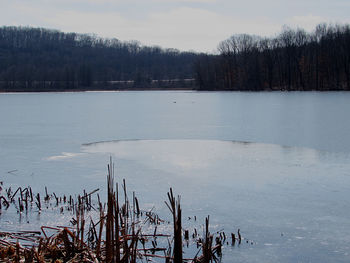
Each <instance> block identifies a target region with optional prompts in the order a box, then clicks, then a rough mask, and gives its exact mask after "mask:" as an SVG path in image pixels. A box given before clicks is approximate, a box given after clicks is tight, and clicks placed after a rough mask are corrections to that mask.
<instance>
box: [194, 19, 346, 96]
mask: <svg viewBox="0 0 350 263" xmlns="http://www.w3.org/2000/svg"><path fill="white" fill-rule="evenodd" d="M218 52H219V55H216V56H213V55H206V56H201V57H200V58H199V59H198V60H197V61H196V63H195V71H196V79H197V81H198V85H199V89H202V90H239V91H244V90H248V91H260V90H286V91H290V90H298V91H303V90H319V91H331V90H350V26H349V25H327V24H320V25H318V26H317V27H316V29H315V30H314V31H313V32H312V33H307V32H306V31H305V30H303V29H296V30H294V29H291V28H288V27H284V28H283V30H282V32H281V33H280V34H279V35H277V36H276V37H273V38H262V37H259V36H252V35H247V34H241V35H233V36H232V37H230V38H229V39H227V40H224V41H222V42H221V43H220V44H219V46H218Z"/></svg>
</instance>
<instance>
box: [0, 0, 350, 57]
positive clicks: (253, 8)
mask: <svg viewBox="0 0 350 263" xmlns="http://www.w3.org/2000/svg"><path fill="white" fill-rule="evenodd" d="M349 13H350V0H239V1H237V0H0V25H7V26H9V25H17V26H18V25H22V26H34V27H45V28H52V29H59V30H61V31H64V32H79V33H95V34H97V35H98V36H101V37H110V38H118V39H120V40H139V41H140V42H141V43H142V44H145V45H159V46H162V47H169V48H170V47H171V48H177V49H180V50H195V51H204V52H213V51H215V50H216V47H217V45H218V43H219V42H220V41H222V40H224V39H226V38H228V37H230V36H231V35H233V34H238V33H248V34H255V35H261V36H273V35H275V34H277V33H279V32H280V30H281V28H282V26H283V25H289V26H291V27H297V26H299V27H302V28H304V29H306V30H312V29H313V28H314V27H315V25H317V24H318V23H321V22H327V23H350V16H349Z"/></svg>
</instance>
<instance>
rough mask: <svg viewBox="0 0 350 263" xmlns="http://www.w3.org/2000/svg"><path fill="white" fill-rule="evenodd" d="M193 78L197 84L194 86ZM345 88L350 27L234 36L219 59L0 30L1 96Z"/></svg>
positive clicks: (349, 76) (54, 33) (349, 77)
mask: <svg viewBox="0 0 350 263" xmlns="http://www.w3.org/2000/svg"><path fill="white" fill-rule="evenodd" d="M193 79H195V81H193ZM133 88H140V89H153V88H155V89H156V88H159V89H164V88H169V89H178V88H181V89H182V88H184V89H199V90H241V91H245V90H249V91H259V90H350V26H349V25H327V24H320V25H318V26H317V27H316V28H315V30H314V31H313V32H311V33H307V32H306V31H305V30H303V29H291V28H288V27H285V28H284V29H283V30H282V32H281V33H280V34H278V35H277V36H275V37H271V38H263V37H259V36H254V35H247V34H240V35H233V36H232V37H230V38H229V39H227V40H224V41H222V42H221V43H220V44H219V46H218V53H217V54H215V55H214V54H203V53H201V54H199V53H194V52H180V51H178V50H176V49H164V48H160V47H157V46H152V47H148V46H143V45H141V44H140V43H139V42H137V41H129V42H124V41H120V40H118V39H107V38H100V37H97V36H95V35H87V34H77V33H63V32H60V31H58V30H50V29H44V28H30V27H0V91H53V90H55V91H60V90H84V89H133Z"/></svg>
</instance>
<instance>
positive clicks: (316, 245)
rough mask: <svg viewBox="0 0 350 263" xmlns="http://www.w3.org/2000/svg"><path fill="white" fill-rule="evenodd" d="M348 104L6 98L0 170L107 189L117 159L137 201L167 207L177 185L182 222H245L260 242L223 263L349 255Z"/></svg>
mask: <svg viewBox="0 0 350 263" xmlns="http://www.w3.org/2000/svg"><path fill="white" fill-rule="evenodd" d="M349 101H350V94H349V93H317V92H308V93H299V92H294V93H283V92H272V93H241V92H234V93H225V92H218V93H196V92H120V93H118V92H116V93H109V92H100V93H99V92H97V93H96V92H91V93H40V94H35V93H33V94H0V123H1V128H0V176H1V177H0V178H1V180H3V181H4V182H5V183H6V184H14V185H28V184H29V185H31V186H32V187H34V189H37V190H40V191H42V190H43V186H44V185H46V186H48V188H49V189H54V190H55V191H56V192H58V193H76V192H80V191H82V189H87V190H93V189H95V188H96V187H100V188H102V189H101V194H102V193H103V191H104V190H105V189H104V187H105V175H106V164H107V162H108V159H109V156H113V159H114V160H115V162H116V171H117V177H118V179H120V178H126V180H127V184H128V187H129V189H132V190H135V191H136V192H137V193H138V196H139V198H140V199H141V206H144V207H152V206H156V208H157V210H158V211H159V213H161V214H164V215H166V214H168V212H167V210H166V208H165V207H164V205H163V200H165V199H166V192H167V191H168V189H169V187H170V186H172V187H173V188H174V189H175V192H176V193H177V194H181V196H182V201H183V202H182V203H183V209H184V215H185V216H186V218H187V217H188V216H190V217H193V215H197V216H198V218H200V219H201V220H202V219H203V218H204V217H205V216H206V215H208V214H210V215H211V224H212V230H213V231H215V230H220V229H225V231H226V232H234V231H236V230H237V229H238V228H240V229H241V232H242V234H243V236H244V237H246V238H248V239H249V240H251V241H253V245H251V244H250V243H249V244H246V243H245V244H242V245H241V246H240V247H237V246H236V247H230V246H227V247H226V248H225V249H224V253H225V254H224V258H223V261H224V262H231V261H233V259H234V260H235V261H236V262H331V261H332V262H348V261H349V259H350V256H349V255H348V253H349V252H348V251H349V247H350V221H349V218H350V209H349V208H350V207H349V204H348V198H349V190H350V169H349V168H350V162H349V158H350V139H349V134H350V122H349V121H348V113H349V112H350V104H349ZM14 170H15V171H14ZM9 171H14V172H11V173H8V172H9ZM63 219H66V218H63ZM63 219H62V220H63ZM0 220H1V221H0V228H2V229H6V228H10V227H18V225H17V221H16V222H14V221H12V220H9V218H6V215H2V218H0ZM45 220H47V221H49V219H45V218H44V215H42V218H41V221H45ZM184 221H185V222H184V224H185V225H186V224H188V223H189V222H188V220H184ZM22 227H23V226H22Z"/></svg>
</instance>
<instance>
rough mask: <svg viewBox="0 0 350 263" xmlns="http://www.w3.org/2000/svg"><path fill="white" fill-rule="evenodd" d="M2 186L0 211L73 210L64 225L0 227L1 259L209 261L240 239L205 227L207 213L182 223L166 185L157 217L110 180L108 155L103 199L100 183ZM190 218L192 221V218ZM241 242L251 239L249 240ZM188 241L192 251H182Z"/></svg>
mask: <svg viewBox="0 0 350 263" xmlns="http://www.w3.org/2000/svg"><path fill="white" fill-rule="evenodd" d="M1 186H2V187H1V188H0V217H1V214H2V212H4V211H5V210H6V211H7V210H8V209H11V208H12V209H16V210H17V214H18V216H19V217H21V215H22V214H24V213H39V214H40V213H45V209H47V208H48V207H52V206H54V207H55V209H57V212H58V213H70V214H71V215H72V219H71V221H70V222H69V223H68V222H67V224H68V225H66V226H41V228H40V230H37V229H35V230H33V231H17V232H6V231H4V229H2V230H1V231H0V261H2V262H3V261H11V262H56V263H58V262H94V263H97V262H115V263H121V262H131V263H135V262H144V260H146V262H148V261H149V260H152V261H153V262H166V263H170V262H174V263H180V262H191V263H195V262H197V263H198V262H203V263H209V262H219V261H220V258H221V255H222V248H223V246H224V245H231V246H235V245H236V244H237V245H240V244H241V242H242V240H243V238H242V237H241V234H240V231H239V230H238V233H237V235H236V234H234V233H231V235H230V236H226V234H225V232H224V231H223V230H220V231H219V232H216V233H215V234H212V233H210V232H209V216H208V217H207V218H206V219H205V223H204V225H202V229H201V228H197V227H193V228H187V229H184V228H183V226H182V220H183V219H182V210H181V204H180V196H177V197H175V196H174V193H173V190H172V189H171V188H170V191H169V192H168V193H167V197H168V200H167V201H166V202H165V204H166V206H167V207H168V208H169V211H170V214H171V217H172V222H170V221H171V220H170V221H166V220H163V219H161V218H160V217H159V216H158V215H157V214H156V213H155V212H154V211H153V209H151V210H149V211H146V210H142V209H141V208H140V205H139V199H138V198H137V197H136V195H135V193H134V192H133V193H132V198H130V197H129V196H128V191H127V188H126V184H125V180H123V182H122V184H121V185H119V186H118V183H114V165H113V163H112V161H111V162H110V164H109V165H108V175H107V199H106V200H107V202H106V203H103V202H102V201H101V199H100V196H99V194H98V192H99V189H96V190H94V191H92V192H90V193H88V192H86V191H84V193H83V194H82V195H78V196H77V197H72V196H65V195H64V196H58V195H56V194H55V193H52V194H50V193H48V190H47V188H46V187H45V195H44V196H43V197H41V196H40V194H39V193H37V194H34V193H33V192H32V189H31V188H30V187H27V188H20V187H19V188H17V189H16V190H14V189H11V187H9V188H7V189H4V188H3V185H2V183H1ZM119 188H121V189H122V190H121V191H119ZM96 196H97V202H96V201H94V199H95V198H96ZM188 220H190V218H189V219H188ZM192 221H193V223H196V221H197V218H196V217H194V218H193V219H192ZM159 229H161V230H159ZM166 229H168V230H170V231H165V230H166ZM171 229H172V230H171ZM201 230H202V231H203V234H200V233H201ZM162 231H165V233H163V232H162ZM246 243H249V244H251V245H252V244H253V242H252V241H248V240H246ZM189 247H190V248H192V249H190V252H195V253H194V255H191V256H188V255H187V254H188V251H187V253H184V250H186V249H188V248H189Z"/></svg>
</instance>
